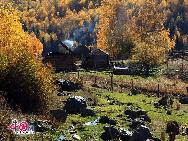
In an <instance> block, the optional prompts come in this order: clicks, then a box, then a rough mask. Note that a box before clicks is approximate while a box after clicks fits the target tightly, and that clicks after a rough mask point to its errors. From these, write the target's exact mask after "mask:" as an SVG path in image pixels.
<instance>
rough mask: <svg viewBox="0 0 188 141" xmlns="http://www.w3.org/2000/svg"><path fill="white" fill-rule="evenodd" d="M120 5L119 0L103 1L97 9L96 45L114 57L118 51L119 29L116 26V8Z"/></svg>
mask: <svg viewBox="0 0 188 141" xmlns="http://www.w3.org/2000/svg"><path fill="white" fill-rule="evenodd" d="M120 5H121V3H120V1H119V0H115V1H113V2H112V1H107V0H106V1H103V3H102V6H101V7H100V8H99V9H98V13H99V25H98V34H97V47H98V48H101V49H103V50H104V51H106V52H108V53H109V54H110V56H112V57H115V56H116V55H117V54H118V52H119V48H120V47H119V43H120V40H121V29H120V28H119V26H118V18H117V9H118V7H119V6H120Z"/></svg>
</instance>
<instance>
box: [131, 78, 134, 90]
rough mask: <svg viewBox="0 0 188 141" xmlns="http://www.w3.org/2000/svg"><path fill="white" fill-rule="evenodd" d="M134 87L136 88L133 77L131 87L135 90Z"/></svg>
mask: <svg viewBox="0 0 188 141" xmlns="http://www.w3.org/2000/svg"><path fill="white" fill-rule="evenodd" d="M133 88H134V81H133V79H132V80H131V89H132V90H133Z"/></svg>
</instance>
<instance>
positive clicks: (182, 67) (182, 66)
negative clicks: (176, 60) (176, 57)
mask: <svg viewBox="0 0 188 141" xmlns="http://www.w3.org/2000/svg"><path fill="white" fill-rule="evenodd" d="M183 69H184V64H183V58H182V62H181V73H182V74H183V72H184V70H183Z"/></svg>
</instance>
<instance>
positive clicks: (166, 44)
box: [131, 0, 175, 65]
mask: <svg viewBox="0 0 188 141" xmlns="http://www.w3.org/2000/svg"><path fill="white" fill-rule="evenodd" d="M165 17H166V15H165V8H163V7H162V6H161V5H160V3H157V2H156V1H155V0H146V1H145V3H144V4H143V5H141V6H140V9H139V14H138V16H136V17H134V20H133V21H134V22H133V24H132V27H131V28H132V31H133V35H134V43H135V45H136V46H135V48H134V49H133V51H132V53H133V57H132V58H133V59H134V60H136V61H140V62H143V63H144V64H148V65H157V64H162V63H164V61H165V59H166V53H167V52H168V51H169V50H171V49H172V48H174V46H175V42H174V40H173V39H170V35H169V31H168V30H166V29H165V28H164V25H163V24H164V22H165Z"/></svg>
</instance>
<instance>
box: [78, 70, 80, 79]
mask: <svg viewBox="0 0 188 141" xmlns="http://www.w3.org/2000/svg"><path fill="white" fill-rule="evenodd" d="M77 71H78V79H79V78H80V73H79V69H78V70H77Z"/></svg>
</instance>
